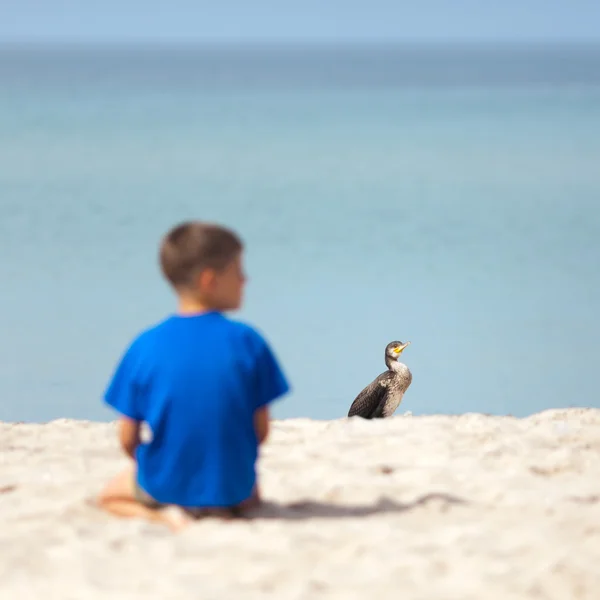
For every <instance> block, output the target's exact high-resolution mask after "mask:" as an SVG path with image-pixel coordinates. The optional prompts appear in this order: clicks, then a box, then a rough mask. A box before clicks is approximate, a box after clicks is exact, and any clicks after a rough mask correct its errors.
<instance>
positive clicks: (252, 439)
mask: <svg viewBox="0 0 600 600" xmlns="http://www.w3.org/2000/svg"><path fill="white" fill-rule="evenodd" d="M288 390H289V385H288V382H287V381H286V378H285V376H284V374H283V373H282V371H281V369H280V367H279V365H278V363H277V360H276V358H275V357H274V355H273V353H272V352H271V350H270V348H269V346H268V344H267V342H266V341H265V340H264V339H263V338H262V337H261V335H260V334H259V333H257V332H256V331H255V330H254V329H253V328H252V327H250V326H248V325H245V324H243V323H240V322H237V321H233V320H231V319H229V318H227V317H225V316H224V315H222V314H221V313H219V312H208V313H202V314H198V315H192V316H178V315H175V316H170V317H169V318H167V319H165V320H164V321H162V322H161V323H159V324H158V325H156V326H154V327H152V328H150V329H148V330H146V331H144V332H143V333H142V334H140V335H139V336H138V337H137V338H136V339H135V340H134V341H133V343H132V344H131V345H130V346H129V348H128V349H127V351H126V352H125V355H124V356H123V358H122V359H121V362H120V363H119V365H118V366H117V369H116V371H115V373H114V376H113V379H112V381H111V382H110V384H109V386H108V388H107V390H106V393H105V396H104V397H105V400H106V402H107V403H108V404H109V405H110V406H112V407H113V408H114V409H116V410H117V411H118V412H120V413H122V414H123V415H125V416H127V417H130V418H131V419H135V420H137V421H145V422H146V423H147V424H148V425H149V427H150V429H151V430H152V440H151V441H150V442H149V443H142V444H140V445H139V446H138V449H137V451H136V462H137V468H138V470H137V477H138V483H139V485H140V486H141V487H142V489H144V490H145V491H146V492H148V493H149V494H150V495H151V496H152V497H153V498H154V499H155V500H158V501H159V502H163V503H168V504H178V505H180V506H188V507H194V506H197V507H210V506H232V505H235V504H238V503H239V502H241V501H243V500H245V499H246V498H248V497H249V496H250V495H251V493H252V488H253V487H254V484H255V480H256V472H255V463H256V459H257V456H258V442H257V439H256V433H255V430H254V420H253V417H254V411H255V410H256V409H257V408H259V407H261V406H264V405H266V404H269V403H270V402H272V401H273V400H275V399H276V398H278V397H279V396H282V395H283V394H285V393H286V392H287V391H288Z"/></svg>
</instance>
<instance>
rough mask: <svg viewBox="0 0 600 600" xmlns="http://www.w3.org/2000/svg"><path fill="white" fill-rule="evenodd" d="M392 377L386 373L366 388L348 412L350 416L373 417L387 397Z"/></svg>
mask: <svg viewBox="0 0 600 600" xmlns="http://www.w3.org/2000/svg"><path fill="white" fill-rule="evenodd" d="M390 377H391V373H390V372H389V371H385V372H384V373H382V374H381V375H379V376H378V377H376V378H375V379H374V380H373V381H372V382H371V383H370V384H369V385H368V386H367V387H366V388H364V389H363V390H362V391H361V392H360V393H359V394H358V396H356V398H355V399H354V402H353V403H352V405H351V406H350V410H349V411H348V416H349V417H354V416H359V417H370V416H372V414H373V413H374V412H375V410H376V409H377V407H378V406H379V405H380V404H381V401H382V400H383V398H384V396H385V393H386V391H387V386H388V383H389V382H390Z"/></svg>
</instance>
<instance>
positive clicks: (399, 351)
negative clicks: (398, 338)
mask: <svg viewBox="0 0 600 600" xmlns="http://www.w3.org/2000/svg"><path fill="white" fill-rule="evenodd" d="M407 346H410V342H406V344H402V346H396V347H395V348H394V354H402V352H403V350H404V349H405V348H406V347H407Z"/></svg>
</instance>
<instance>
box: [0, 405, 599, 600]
mask: <svg viewBox="0 0 600 600" xmlns="http://www.w3.org/2000/svg"><path fill="white" fill-rule="evenodd" d="M0 446H1V451H2V452H1V457H2V459H1V463H0V464H1V467H0V516H1V519H2V523H1V527H0V544H1V552H2V560H0V597H2V598H6V599H7V600H8V599H11V600H12V599H15V600H16V599H19V600H23V599H25V598H36V599H37V598H44V599H45V600H50V599H57V600H70V599H73V600H81V599H83V598H85V599H86V600H92V599H96V598H108V597H110V598H119V599H120V598H123V599H129V598H131V599H133V598H136V599H137V598H144V599H154V598H156V599H161V600H164V599H167V598H169V599H170V598H173V599H184V598H185V599H187V598H190V599H194V600H199V599H201V600H204V599H205V600H211V599H213V598H214V599H227V600H229V599H239V598H273V599H275V598H276V599H278V600H287V599H303V598H315V599H321V598H326V599H333V598H336V599H343V600H352V599H354V598H357V599H358V598H361V599H363V598H370V599H388V598H389V599H394V600H397V599H399V598H401V599H402V600H409V599H415V600H416V599H419V600H421V599H422V600H438V599H456V600H470V599H473V600H484V599H485V600H492V599H496V598H497V599H502V600H510V599H513V598H540V599H545V598H548V599H553V600H554V599H556V600H575V599H578V598H582V599H590V600H598V598H600V567H599V565H600V410H596V409H576V408H572V409H565V410H550V411H545V412H543V413H540V414H536V415H533V416H531V417H528V418H524V419H517V418H513V417H490V416H484V415H479V414H466V415H462V416H427V417H413V416H410V415H402V414H400V415H398V416H396V417H393V418H391V419H388V420H386V421H377V422H373V421H364V420H361V419H358V418H353V419H340V420H336V421H310V420H304V419H295V420H285V421H276V422H275V423H274V424H273V431H272V435H271V438H270V440H269V442H268V444H267V445H266V446H265V447H264V449H263V451H262V459H261V462H260V476H261V480H262V490H263V495H264V497H265V500H266V504H265V506H264V507H263V508H262V509H261V510H260V511H259V512H257V513H256V515H255V516H254V517H253V518H252V519H249V520H243V521H235V522H227V523H226V522H222V521H218V520H214V519H206V520H203V521H199V522H196V523H194V524H193V525H191V526H190V527H189V528H187V529H186V530H185V531H183V532H181V533H178V534H173V533H171V532H170V531H168V530H167V529H166V528H164V527H163V526H161V525H154V524H149V523H145V522H141V521H137V520H121V519H117V518H114V517H111V516H109V515H106V514H104V513H101V512H100V511H98V510H97V509H96V508H94V507H93V506H91V505H90V503H89V499H90V498H91V497H92V496H93V495H94V494H95V493H96V492H97V491H98V490H99V489H100V487H101V486H102V484H103V482H104V481H106V480H107V479H108V478H109V477H111V476H112V475H113V474H115V473H116V472H117V471H118V470H119V469H121V468H122V467H124V466H125V465H126V464H127V460H126V459H125V458H124V457H123V456H122V454H121V453H120V451H119V449H118V447H117V443H116V437H115V426H114V423H92V422H85V421H70V420H59V421H53V422H50V423H46V424H18V423H2V424H0Z"/></svg>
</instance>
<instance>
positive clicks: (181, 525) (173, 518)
mask: <svg viewBox="0 0 600 600" xmlns="http://www.w3.org/2000/svg"><path fill="white" fill-rule="evenodd" d="M160 512H161V516H162V517H163V519H162V520H163V522H164V524H165V525H166V526H167V527H168V528H169V529H170V530H171V531H173V532H178V531H181V530H182V529H185V528H186V527H187V526H188V525H189V524H190V523H191V522H192V519H191V518H190V517H189V516H188V515H187V514H186V513H185V512H184V511H183V510H182V509H181V508H179V507H178V506H167V507H166V508H163V509H162V510H161V511H160Z"/></svg>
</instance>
